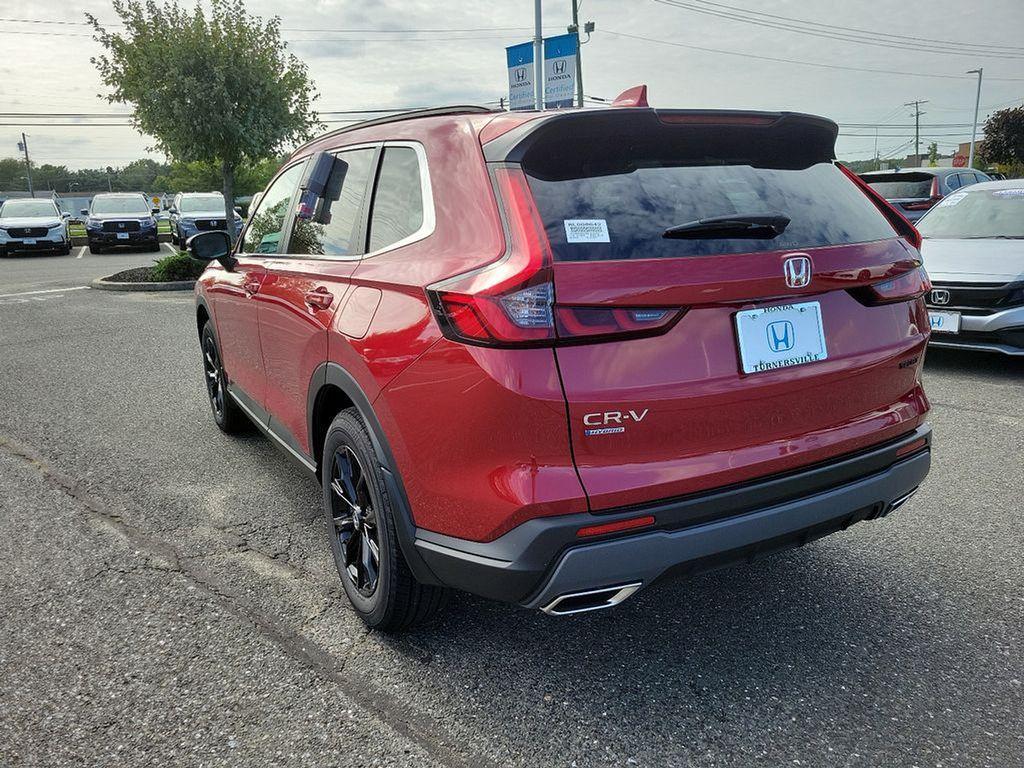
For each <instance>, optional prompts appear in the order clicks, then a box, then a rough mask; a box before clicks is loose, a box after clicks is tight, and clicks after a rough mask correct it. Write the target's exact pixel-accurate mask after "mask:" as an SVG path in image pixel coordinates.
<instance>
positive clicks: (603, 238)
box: [565, 219, 611, 243]
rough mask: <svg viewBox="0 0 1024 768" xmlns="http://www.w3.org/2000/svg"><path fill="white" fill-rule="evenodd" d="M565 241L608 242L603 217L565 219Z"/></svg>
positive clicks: (606, 228)
mask: <svg viewBox="0 0 1024 768" xmlns="http://www.w3.org/2000/svg"><path fill="white" fill-rule="evenodd" d="M565 242H567V243H610V242H611V238H609V237H608V222H607V221H605V220H604V219H565Z"/></svg>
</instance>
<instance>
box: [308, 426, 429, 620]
mask: <svg viewBox="0 0 1024 768" xmlns="http://www.w3.org/2000/svg"><path fill="white" fill-rule="evenodd" d="M323 456H324V461H323V470H322V472H321V485H322V487H323V507H324V517H325V520H326V524H327V534H328V537H329V538H330V542H331V553H332V554H333V555H334V564H335V566H336V567H337V569H338V575H339V576H340V577H341V583H342V586H343V587H344V589H345V594H346V595H348V599H349V601H350V602H351V603H352V607H353V608H354V609H355V611H356V613H357V614H358V615H359V618H361V619H362V620H363V622H364V623H365V624H366V625H367V626H369V627H370V628H372V629H377V630H380V631H382V632H398V631H401V630H404V629H408V628H410V627H412V626H415V625H417V624H421V623H423V622H425V621H427V620H428V619H430V618H431V617H433V616H434V615H435V614H436V613H437V612H438V611H439V610H440V609H441V608H442V607H443V606H444V604H445V603H446V602H447V599H448V590H446V589H444V588H442V587H437V586H433V585H429V584H421V583H420V582H418V581H416V579H415V577H414V576H413V575H412V571H410V570H409V566H408V564H407V563H406V562H405V557H404V556H403V555H402V549H401V547H400V546H399V543H398V535H397V531H396V528H395V514H396V512H395V510H394V508H393V506H392V504H391V499H390V498H389V497H388V492H387V489H386V486H385V485H384V478H383V476H382V473H381V470H380V460H379V458H378V457H377V454H376V451H375V450H374V448H373V443H372V442H371V440H370V435H369V434H368V433H367V431H366V427H365V426H364V424H363V421H362V419H361V418H360V417H359V413H358V411H356V409H355V408H349V409H347V410H344V411H342V412H341V413H339V414H338V415H337V416H336V417H335V419H334V421H333V422H331V426H330V427H329V428H328V430H327V437H326V438H325V440H324V453H323ZM353 501H354V502H355V506H354V508H353V503H352V502H353ZM370 542H373V543H374V544H375V545H376V550H377V557H376V563H374V558H373V549H374V547H373V546H372V545H371V544H370ZM367 563H369V566H374V565H375V567H376V577H375V578H374V577H373V572H372V567H368V566H367Z"/></svg>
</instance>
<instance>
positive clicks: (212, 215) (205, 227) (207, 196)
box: [168, 192, 242, 248]
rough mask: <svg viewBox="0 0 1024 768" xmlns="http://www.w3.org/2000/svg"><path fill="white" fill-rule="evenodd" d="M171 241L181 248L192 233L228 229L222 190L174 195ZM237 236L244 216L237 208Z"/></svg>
mask: <svg viewBox="0 0 1024 768" xmlns="http://www.w3.org/2000/svg"><path fill="white" fill-rule="evenodd" d="M168 212H169V213H170V222H171V242H172V243H174V244H175V245H177V246H179V247H180V248H184V247H185V243H186V242H187V241H188V239H189V238H190V237H192V235H194V234H196V233H198V232H207V231H209V230H212V229H220V230H224V231H227V225H226V224H225V218H224V195H222V194H221V193H220V192H179V193H178V194H177V195H175V196H174V201H173V202H172V203H171V207H170V209H168ZM234 227H235V232H234V235H235V237H236V238H237V237H238V234H239V233H240V232H241V230H242V217H241V216H240V215H239V214H238V209H237V208H236V209H235V220H234Z"/></svg>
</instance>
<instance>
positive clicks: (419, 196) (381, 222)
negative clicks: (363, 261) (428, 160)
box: [369, 147, 423, 252]
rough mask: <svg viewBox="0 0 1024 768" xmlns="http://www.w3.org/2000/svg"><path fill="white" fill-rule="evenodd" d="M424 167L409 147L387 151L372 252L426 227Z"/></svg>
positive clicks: (377, 196) (372, 229) (373, 216)
mask: <svg viewBox="0 0 1024 768" xmlns="http://www.w3.org/2000/svg"><path fill="white" fill-rule="evenodd" d="M420 184H421V181H420V163H419V158H418V157H417V156H416V152H415V151H414V150H412V149H410V148H409V147H385V149H384V158H383V160H382V161H381V166H380V174H379V175H378V176H377V187H376V190H375V191H374V194H373V212H372V214H371V215H370V248H369V250H370V251H371V252H372V251H378V250H380V249H381V248H387V247H388V246H389V245H391V244H393V243H397V242H398V241H399V240H402V239H403V238H406V237H408V236H409V235H411V234H413V233H414V232H416V230H418V229H419V228H420V227H421V226H423V189H422V187H421V185H420Z"/></svg>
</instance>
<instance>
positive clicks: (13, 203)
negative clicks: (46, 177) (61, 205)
mask: <svg viewBox="0 0 1024 768" xmlns="http://www.w3.org/2000/svg"><path fill="white" fill-rule="evenodd" d="M59 215H60V214H58V213H57V208H56V207H55V206H54V204H53V203H51V202H49V201H46V200H8V201H7V202H6V203H4V204H3V207H0V219H13V218H21V217H24V218H34V217H40V216H59Z"/></svg>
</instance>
